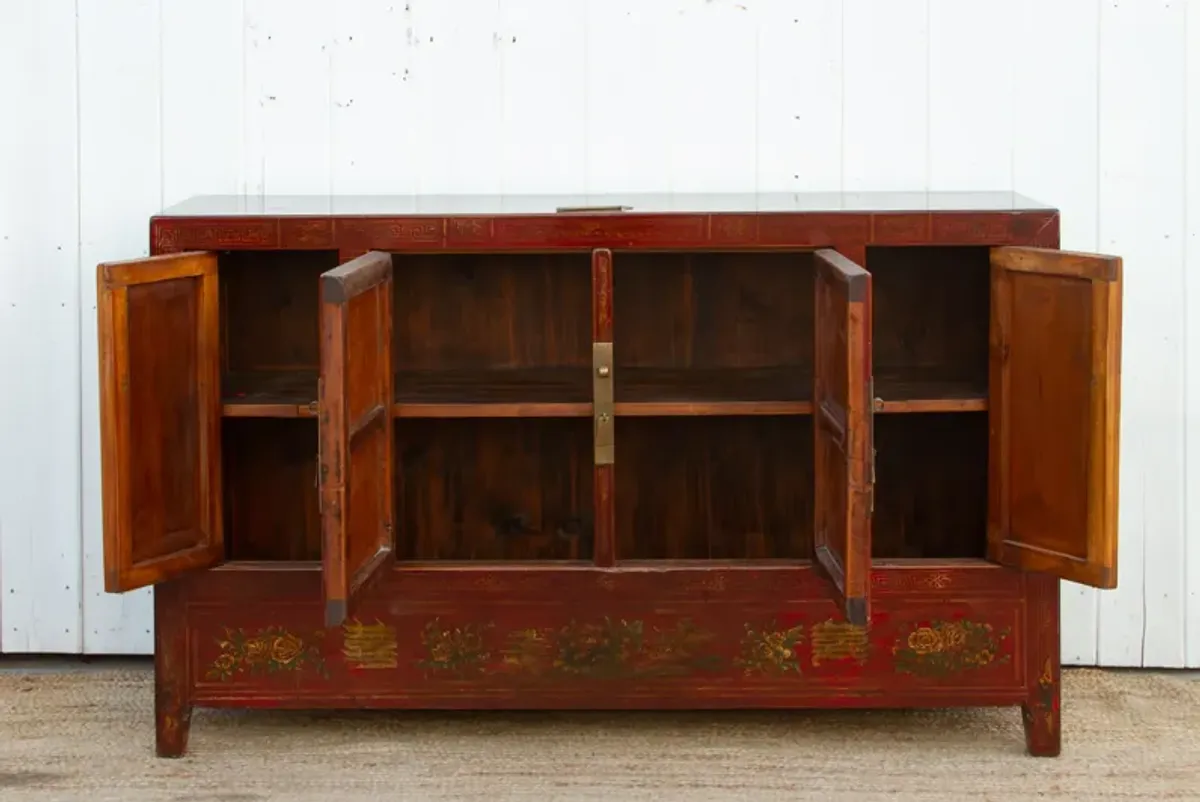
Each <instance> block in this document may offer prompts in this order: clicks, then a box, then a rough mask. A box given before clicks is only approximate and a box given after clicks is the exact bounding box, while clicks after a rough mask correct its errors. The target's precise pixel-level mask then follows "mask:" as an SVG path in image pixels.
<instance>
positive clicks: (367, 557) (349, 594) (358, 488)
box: [319, 252, 395, 627]
mask: <svg viewBox="0 0 1200 802" xmlns="http://www.w3.org/2000/svg"><path fill="white" fill-rule="evenodd" d="M319 395H320V418H319V425H320V449H321V453H320V460H319V464H320V486H321V489H320V497H321V532H322V554H321V561H322V570H323V572H324V585H325V624H326V626H331V627H333V626H338V625H340V624H341V623H342V622H344V621H345V620H346V618H347V617H348V616H350V615H353V613H354V609H355V607H356V606H357V604H358V600H359V599H360V598H361V597H362V595H363V593H364V592H366V590H367V589H368V587H369V586H370V585H372V584H373V583H374V582H375V580H377V579H378V578H379V577H380V576H381V575H382V574H383V573H384V572H385V571H387V570H388V569H389V568H390V567H391V566H392V564H393V562H394V560H395V548H394V536H393V531H392V516H393V507H392V257H391V256H390V255H389V254H386V253H377V252H372V253H368V254H365V255H363V256H360V257H358V258H357V259H353V260H351V261H349V262H347V263H346V264H344V265H341V266H339V267H336V268H334V269H333V270H330V271H329V272H327V273H324V274H323V275H322V276H321V380H320V390H319Z"/></svg>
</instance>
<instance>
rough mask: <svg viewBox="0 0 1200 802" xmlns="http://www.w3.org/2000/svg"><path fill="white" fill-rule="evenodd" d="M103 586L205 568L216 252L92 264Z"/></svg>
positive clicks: (217, 417)
mask: <svg viewBox="0 0 1200 802" xmlns="http://www.w3.org/2000/svg"><path fill="white" fill-rule="evenodd" d="M96 282H97V288H96V290H97V293H96V295H97V324H98V332H97V333H98V337H99V342H100V462H101V477H102V478H101V488H102V489H101V493H102V500H103V529H104V589H105V590H106V591H108V592H109V593H120V592H123V591H127V590H133V589H134V588H140V587H145V586H147V585H153V584H156V583H159V582H165V581H167V580H170V579H174V578H176V577H178V576H180V575H182V574H184V573H186V572H188V571H193V570H198V569H203V568H209V567H211V566H214V565H217V564H218V563H220V562H221V561H222V560H223V559H224V556H225V542H224V537H223V533H222V529H221V453H220V452H221V445H220V444H221V387H220V382H221V363H220V348H219V336H220V334H219V329H218V319H219V318H218V313H217V297H218V296H217V257H216V256H215V255H213V254H210V253H180V254H172V255H169V256H153V257H150V258H148V259H135V260H131V261H127V262H109V263H106V264H102V265H100V266H99V267H98V268H97V270H96Z"/></svg>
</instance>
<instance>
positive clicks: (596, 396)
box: [592, 342, 617, 465]
mask: <svg viewBox="0 0 1200 802" xmlns="http://www.w3.org/2000/svg"><path fill="white" fill-rule="evenodd" d="M592 416H593V426H592V435H593V443H594V450H595V462H596V464H597V465H612V464H613V462H615V461H616V439H617V438H616V420H615V409H614V406H613V344H612V343H607V342H605V343H592Z"/></svg>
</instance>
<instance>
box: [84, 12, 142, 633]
mask: <svg viewBox="0 0 1200 802" xmlns="http://www.w3.org/2000/svg"><path fill="white" fill-rule="evenodd" d="M161 22H162V19H161V14H160V5H159V2H158V0H114V1H113V2H110V3H104V4H103V5H101V4H97V3H81V4H80V6H79V189H80V197H79V209H80V216H81V219H80V270H79V272H80V277H81V278H80V287H81V292H80V299H81V306H80V318H79V325H80V327H81V330H82V332H83V336H82V338H81V341H82V343H83V352H82V357H83V371H82V373H81V380H82V392H81V394H80V400H81V403H82V406H83V414H84V421H85V424H84V427H83V438H82V450H81V453H82V462H83V466H84V473H83V476H84V488H83V509H84V526H83V551H84V574H83V578H84V598H85V600H86V601H85V611H86V612H85V617H84V620H85V625H86V626H85V632H84V639H83V648H84V651H85V652H89V653H93V654H114V653H115V654H131V653H139V654H144V653H149V651H150V650H151V648H152V644H153V638H152V637H151V633H150V630H151V628H152V626H153V617H152V614H153V605H152V603H151V595H150V592H149V591H148V590H141V591H135V592H132V593H126V594H122V595H115V594H108V593H105V591H104V544H103V540H102V527H101V500H100V444H99V436H100V421H99V403H100V402H99V395H98V389H97V387H98V385H97V376H98V373H97V371H98V368H97V358H98V350H97V339H96V265H97V264H99V263H100V262H103V261H106V260H110V259H132V258H135V257H138V256H144V255H146V254H147V253H149V245H150V242H149V228H150V226H149V222H148V220H149V217H150V215H152V214H154V213H155V212H156V211H158V210H159V209H160V208H161V205H162V157H163V147H162V139H161V132H162V124H163V117H162V114H161V111H162V109H161V106H160V99H161V97H162V94H161V90H162V84H161V80H162V67H163V65H162V61H161V59H160V56H161V53H162V49H161V44H162V41H161V38H160V37H161V36H162V24H161Z"/></svg>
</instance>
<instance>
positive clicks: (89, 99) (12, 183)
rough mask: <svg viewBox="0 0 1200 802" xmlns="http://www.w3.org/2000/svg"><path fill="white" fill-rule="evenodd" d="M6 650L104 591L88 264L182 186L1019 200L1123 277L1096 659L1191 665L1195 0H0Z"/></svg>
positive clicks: (84, 624)
mask: <svg viewBox="0 0 1200 802" xmlns="http://www.w3.org/2000/svg"><path fill="white" fill-rule="evenodd" d="M0 109H3V110H4V114H5V119H4V122H3V123H0V169H2V170H3V172H2V173H0V377H3V378H2V379H0V456H2V459H0V632H2V637H0V650H2V651H5V652H66V653H76V652H86V653H92V654H96V653H144V652H148V651H149V650H150V648H151V638H150V627H151V608H150V604H149V594H148V593H146V592H142V593H133V594H129V595H127V596H124V597H119V596H108V595H106V594H104V592H103V588H102V584H103V578H102V567H101V543H100V499H99V452H98V421H97V413H96V408H97V384H96V329H95V280H94V269H95V265H96V263H97V262H99V261H102V260H105V259H115V258H126V257H133V256H138V255H141V254H144V253H146V250H147V241H146V240H147V217H148V216H149V215H150V214H151V213H153V212H154V211H155V210H156V209H158V208H160V207H161V206H163V205H165V204H167V203H172V202H175V201H177V200H180V199H182V198H184V197H187V196H188V195H192V194H196V193H201V192H246V193H251V194H257V193H263V192H317V193H321V192H329V191H333V192H364V193H371V192H429V193H433V192H495V193H521V192H538V191H571V192H576V191H584V192H603V191H621V190H627V191H636V190H656V191H681V192H682V191H689V190H714V191H719V190H743V191H744V190H753V189H759V190H830V189H847V190H860V189H1009V188H1011V189H1015V190H1017V191H1020V192H1024V193H1026V194H1029V195H1033V196H1035V197H1038V198H1039V199H1043V200H1046V201H1048V202H1051V203H1055V204H1057V205H1059V206H1060V208H1061V209H1062V211H1063V215H1064V222H1063V243H1064V246H1065V247H1069V248H1075V249H1081V250H1096V249H1100V250H1104V251H1109V252H1114V253H1118V254H1120V255H1122V256H1124V257H1125V261H1126V296H1125V339H1124V346H1123V347H1124V355H1125V383H1124V387H1123V393H1124V406H1123V425H1122V432H1121V450H1122V459H1123V462H1122V470H1121V482H1122V495H1121V518H1120V524H1121V533H1120V534H1121V554H1120V560H1121V565H1120V583H1121V585H1120V589H1119V590H1117V591H1113V592H1107V593H1097V592H1094V591H1092V590H1089V589H1085V588H1080V587H1076V586H1068V587H1066V588H1065V589H1064V592H1063V601H1064V631H1063V645H1064V649H1065V655H1064V657H1065V659H1066V660H1067V661H1068V662H1071V663H1076V664H1084V665H1096V664H1101V665H1114V666H1116V665H1120V666H1138V665H1146V666H1164V667H1166V666H1183V665H1185V664H1186V665H1189V666H1196V667H1200V503H1196V504H1191V505H1189V504H1188V503H1187V501H1188V498H1189V496H1190V497H1192V498H1197V499H1200V423H1195V424H1193V425H1189V424H1190V423H1192V422H1193V421H1197V422H1200V278H1198V277H1200V0H1190V1H1189V0H1170V1H1169V2H1168V0H1137V2H1119V1H1118V0H1015V1H1014V0H806V2H795V0H669V1H668V0H576V1H574V2H562V0H454V2H448V1H447V0H409V1H408V2H403V0H396V1H394V2H389V0H341V2H326V1H324V0H104V1H103V2H101V0H5V2H2V3H0Z"/></svg>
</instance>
